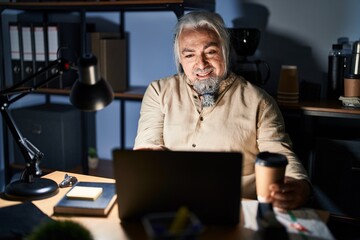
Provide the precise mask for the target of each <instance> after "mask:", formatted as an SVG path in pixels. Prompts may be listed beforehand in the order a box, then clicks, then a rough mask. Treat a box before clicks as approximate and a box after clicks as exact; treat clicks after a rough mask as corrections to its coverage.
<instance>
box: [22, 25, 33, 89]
mask: <svg viewBox="0 0 360 240" xmlns="http://www.w3.org/2000/svg"><path fill="white" fill-rule="evenodd" d="M20 25H21V36H22V49H23V51H22V58H21V59H22V61H23V62H22V79H25V78H28V77H30V76H31V75H33V74H34V59H33V58H34V54H33V48H34V46H33V41H32V29H31V28H32V27H31V24H20ZM27 85H28V86H32V85H33V84H32V83H28V84H27Z"/></svg>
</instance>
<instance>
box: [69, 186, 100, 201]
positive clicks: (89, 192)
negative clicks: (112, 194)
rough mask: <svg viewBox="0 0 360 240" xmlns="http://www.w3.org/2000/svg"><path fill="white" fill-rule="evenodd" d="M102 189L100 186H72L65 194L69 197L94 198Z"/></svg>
mask: <svg viewBox="0 0 360 240" xmlns="http://www.w3.org/2000/svg"><path fill="white" fill-rule="evenodd" d="M102 191H103V189H102V188H101V187H83V186H75V187H73V188H72V189H71V190H70V191H69V192H68V193H67V194H66V196H67V197H68V198H70V199H83V200H96V199H97V198H98V197H99V196H100V194H101V193H102Z"/></svg>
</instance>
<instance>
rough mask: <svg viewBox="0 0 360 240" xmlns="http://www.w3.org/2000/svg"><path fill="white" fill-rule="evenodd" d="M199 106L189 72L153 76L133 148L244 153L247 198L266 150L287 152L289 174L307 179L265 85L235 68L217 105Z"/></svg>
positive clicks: (223, 82)
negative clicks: (256, 166) (260, 156)
mask: <svg viewBox="0 0 360 240" xmlns="http://www.w3.org/2000/svg"><path fill="white" fill-rule="evenodd" d="M199 106H200V100H199V97H198V95H197V94H196V93H195V92H194V91H193V90H192V88H191V86H190V83H189V80H188V79H187V78H186V76H184V75H181V76H178V75H174V76H171V77H168V78H164V79H160V80H157V81H153V82H152V83H151V84H150V85H149V87H148V88H147V90H146V92H145V95H144V98H143V101H142V106H141V111H140V119H139V126H138V133H137V137H136V140H135V146H134V148H135V149H136V148H142V147H150V148H151V147H158V146H165V147H166V148H168V149H170V150H193V151H238V152H242V153H243V172H242V176H243V177H242V197H244V198H256V194H255V191H256V190H255V176H254V161H255V158H256V155H257V154H258V153H259V152H261V151H269V152H277V153H282V154H284V155H286V156H287V158H288V161H289V164H288V166H287V168H286V175H287V176H291V177H294V178H297V179H308V177H307V174H306V171H305V170H304V168H303V166H302V165H301V163H300V162H299V160H298V159H297V157H296V156H295V154H294V153H293V151H292V148H291V141H290V139H289V138H288V135H287V134H286V133H285V126H284V121H283V118H282V115H281V113H280V111H279V109H278V106H277V104H276V102H275V101H274V100H273V98H272V97H271V96H269V95H268V94H267V93H266V92H265V91H263V90H262V89H261V88H258V87H256V86H254V85H252V84H250V83H249V82H247V81H245V80H244V79H243V78H241V77H239V76H236V75H235V74H233V73H231V74H229V77H228V78H227V79H225V80H224V81H222V82H221V86H220V94H219V97H218V98H217V101H216V104H215V106H214V107H209V108H204V109H201V108H200V107H199ZM225 161H226V159H224V162H225Z"/></svg>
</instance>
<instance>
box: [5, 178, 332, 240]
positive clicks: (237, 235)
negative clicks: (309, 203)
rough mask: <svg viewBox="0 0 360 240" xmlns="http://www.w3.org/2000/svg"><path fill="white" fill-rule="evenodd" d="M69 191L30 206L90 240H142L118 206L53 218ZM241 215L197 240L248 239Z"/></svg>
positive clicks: (250, 234)
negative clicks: (79, 227) (97, 213)
mask: <svg viewBox="0 0 360 240" xmlns="http://www.w3.org/2000/svg"><path fill="white" fill-rule="evenodd" d="M64 175H65V172H60V171H56V172H53V173H50V174H48V175H46V176H45V177H46V178H50V179H53V180H54V181H56V182H57V183H60V182H61V180H63V179H64ZM70 175H71V176H76V177H77V178H78V180H79V181H97V182H115V180H114V179H109V178H102V177H94V176H87V175H82V174H72V173H71V174H70ZM68 190H69V188H60V191H59V193H57V194H56V195H55V196H53V197H50V198H47V199H42V200H36V201H33V203H34V204H35V205H36V206H37V207H38V208H39V209H40V210H41V211H43V212H44V213H45V214H47V215H49V216H51V217H52V218H54V219H71V220H73V221H77V222H80V223H81V224H83V225H84V226H85V227H86V228H87V229H89V230H90V231H91V233H92V234H93V236H94V239H96V240H99V239H104V240H105V239H106V240H111V239H117V240H125V239H126V240H127V239H135V240H136V239H146V238H147V237H146V235H145V231H144V229H143V227H142V225H141V224H139V223H131V224H126V225H123V224H121V222H120V220H119V218H118V205H117V204H115V205H114V207H113V208H112V210H111V211H110V213H109V215H108V216H107V217H83V216H81V217H80V216H69V217H63V216H61V217H59V216H54V215H53V214H54V211H53V206H54V205H55V204H56V203H57V202H58V201H59V200H60V199H61V198H62V197H63V196H64V195H65V193H66V192H67V191H68ZM18 203H20V202H15V201H7V200H4V199H0V207H5V206H11V205H14V204H18ZM318 213H320V217H321V219H323V220H326V219H327V217H328V213H326V212H322V211H320V212H318ZM243 222H244V219H243V215H242V214H241V221H240V224H238V225H236V226H234V227H226V226H206V228H205V230H204V232H203V234H202V235H201V238H200V239H210V240H211V239H249V238H252V237H253V236H254V232H253V231H252V230H250V229H246V228H243V227H242V226H243Z"/></svg>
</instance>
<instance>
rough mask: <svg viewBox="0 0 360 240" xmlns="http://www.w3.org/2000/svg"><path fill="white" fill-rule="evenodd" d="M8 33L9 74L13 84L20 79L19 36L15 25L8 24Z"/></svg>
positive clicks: (17, 27)
mask: <svg viewBox="0 0 360 240" xmlns="http://www.w3.org/2000/svg"><path fill="white" fill-rule="evenodd" d="M9 33H10V52H11V53H10V55H11V74H12V79H13V84H16V83H19V82H20V81H21V80H22V77H21V74H22V73H21V72H22V71H21V57H20V56H21V54H20V41H19V40H20V35H19V26H18V24H17V23H9Z"/></svg>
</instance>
